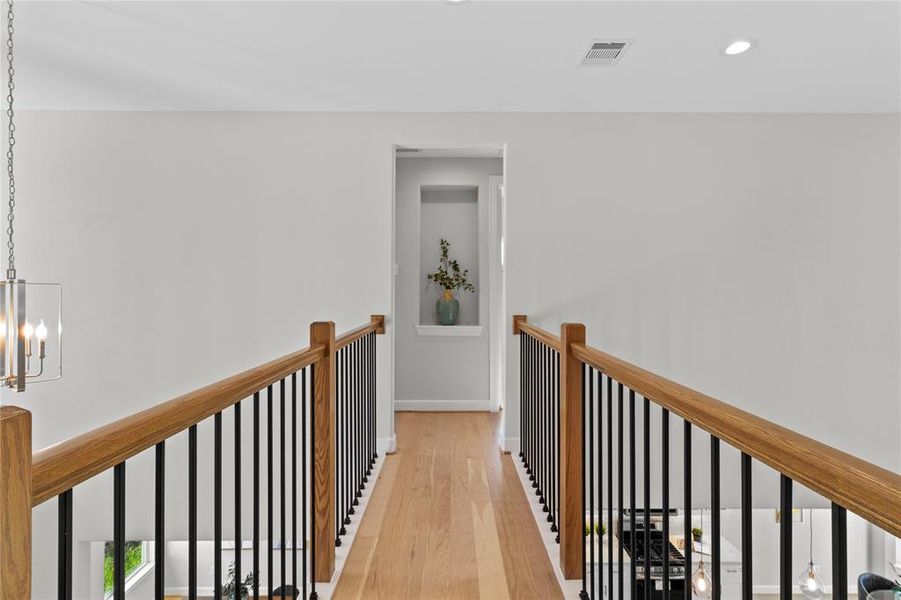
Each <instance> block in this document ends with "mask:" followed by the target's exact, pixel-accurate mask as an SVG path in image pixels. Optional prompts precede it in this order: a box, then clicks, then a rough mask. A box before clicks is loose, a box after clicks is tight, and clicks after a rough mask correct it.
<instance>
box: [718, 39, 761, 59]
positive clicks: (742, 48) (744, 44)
mask: <svg viewBox="0 0 901 600" xmlns="http://www.w3.org/2000/svg"><path fill="white" fill-rule="evenodd" d="M754 45H755V44H754V40H745V39H742V40H735V41H733V42H732V43H730V44H729V45H728V46H726V49H725V50H723V54H725V55H727V56H736V55H738V54H744V53H745V52H747V51H748V50H750V49H752V48H753V47H754Z"/></svg>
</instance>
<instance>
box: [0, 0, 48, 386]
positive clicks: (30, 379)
mask: <svg viewBox="0 0 901 600" xmlns="http://www.w3.org/2000/svg"><path fill="white" fill-rule="evenodd" d="M6 6H7V12H6V33H7V38H6V64H7V73H8V75H9V78H8V83H7V90H8V94H7V97H6V101H7V108H6V116H7V118H8V121H9V127H8V134H9V137H8V146H7V151H6V170H7V175H8V178H9V187H8V190H7V194H8V208H7V213H6V221H7V227H6V237H7V244H6V245H7V249H8V251H9V254H8V257H7V268H6V279H4V280H0V385H2V386H3V387H9V388H12V389H14V390H16V391H18V392H21V391H24V390H25V384H26V383H37V382H40V381H51V380H54V379H59V378H60V377H61V376H62V331H63V329H62V310H61V309H62V287H61V286H60V285H59V284H57V283H32V282H26V281H25V280H24V279H19V278H18V276H17V274H16V252H15V250H16V246H15V243H14V241H13V233H14V231H15V229H14V222H15V207H16V176H15V171H14V168H13V167H14V163H15V161H14V158H15V146H16V135H15V134H16V126H15V123H14V121H13V117H14V116H15V113H14V110H13V100H14V98H13V91H14V90H15V84H14V75H15V69H14V68H13V32H14V28H13V0H7V3H6ZM26 300H27V302H26ZM51 332H53V335H51Z"/></svg>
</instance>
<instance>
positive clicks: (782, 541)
mask: <svg viewBox="0 0 901 600" xmlns="http://www.w3.org/2000/svg"><path fill="white" fill-rule="evenodd" d="M779 511H780V512H779V514H780V519H779V598H780V599H781V600H791V597H792V588H793V586H792V480H791V479H789V478H788V477H787V476H785V475H780V476H779ZM846 589H847V588H846Z"/></svg>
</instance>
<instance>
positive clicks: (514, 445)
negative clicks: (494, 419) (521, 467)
mask: <svg viewBox="0 0 901 600" xmlns="http://www.w3.org/2000/svg"><path fill="white" fill-rule="evenodd" d="M501 450H503V451H504V452H509V453H510V454H512V455H514V456H516V455H518V454H519V438H518V437H515V438H503V439H502V440H501Z"/></svg>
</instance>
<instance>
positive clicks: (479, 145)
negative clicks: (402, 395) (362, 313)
mask: <svg viewBox="0 0 901 600" xmlns="http://www.w3.org/2000/svg"><path fill="white" fill-rule="evenodd" d="M399 148H420V149H423V150H461V151H462V150H484V149H493V150H497V151H499V152H500V154H501V162H502V165H503V178H504V186H505V189H506V176H507V143H506V142H487V143H486V142H473V143H470V144H461V143H436V142H431V141H429V142H420V141H405V142H394V143H392V144H390V147H389V151H390V160H391V197H390V202H391V210H390V214H391V253H390V262H389V264H388V272H389V277H390V285H391V314H390V315H389V317H388V320H389V323H390V324H391V326H390V327H388V330H387V331H386V334H387V335H386V337H387V338H388V347H389V352H390V353H391V373H390V393H391V417H390V418H391V440H390V443H389V447H390V449H391V451H392V452H393V451H394V448H395V447H396V443H397V430H396V428H395V418H394V413H395V411H396V410H397V407H396V402H397V390H396V382H395V374H396V369H397V366H396V362H397V361H396V358H397V357H396V354H397V352H396V339H395V327H394V316H395V315H396V314H397V297H396V296H397V291H396V284H397V150H398V149H399ZM504 207H505V208H506V203H505V205H504ZM504 217H505V218H504V221H505V222H506V211H505V212H504ZM489 233H490V228H489ZM489 271H491V270H490V269H489ZM504 279H506V278H504ZM488 285H489V307H490V306H491V303H492V300H491V297H492V294H493V293H494V292H493V291H492V289H493V287H494V286H492V285H491V282H489V284H488ZM490 312H491V311H490V308H489V314H490ZM501 312H502V313H503V310H502V311H501ZM502 318H503V317H502ZM498 325H499V326H500V329H498V331H505V330H504V329H503V326H504V324H503V323H499V324H498ZM488 335H489V340H491V339H493V337H494V336H495V328H494V327H493V326H492V327H489V334H488ZM499 342H500V344H501V345H502V347H503V348H504V351H506V345H507V336H506V335H501V336H500V339H499ZM489 344H490V341H489ZM504 354H506V352H504ZM497 372H498V376H499V377H500V379H501V381H503V382H504V383H503V386H504V389H506V365H503V364H501V365H498V369H497ZM489 404H490V405H493V403H491V402H489ZM505 429H506V427H505V426H504V424H502V431H501V438H502V439H503V431H504V430H505Z"/></svg>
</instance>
